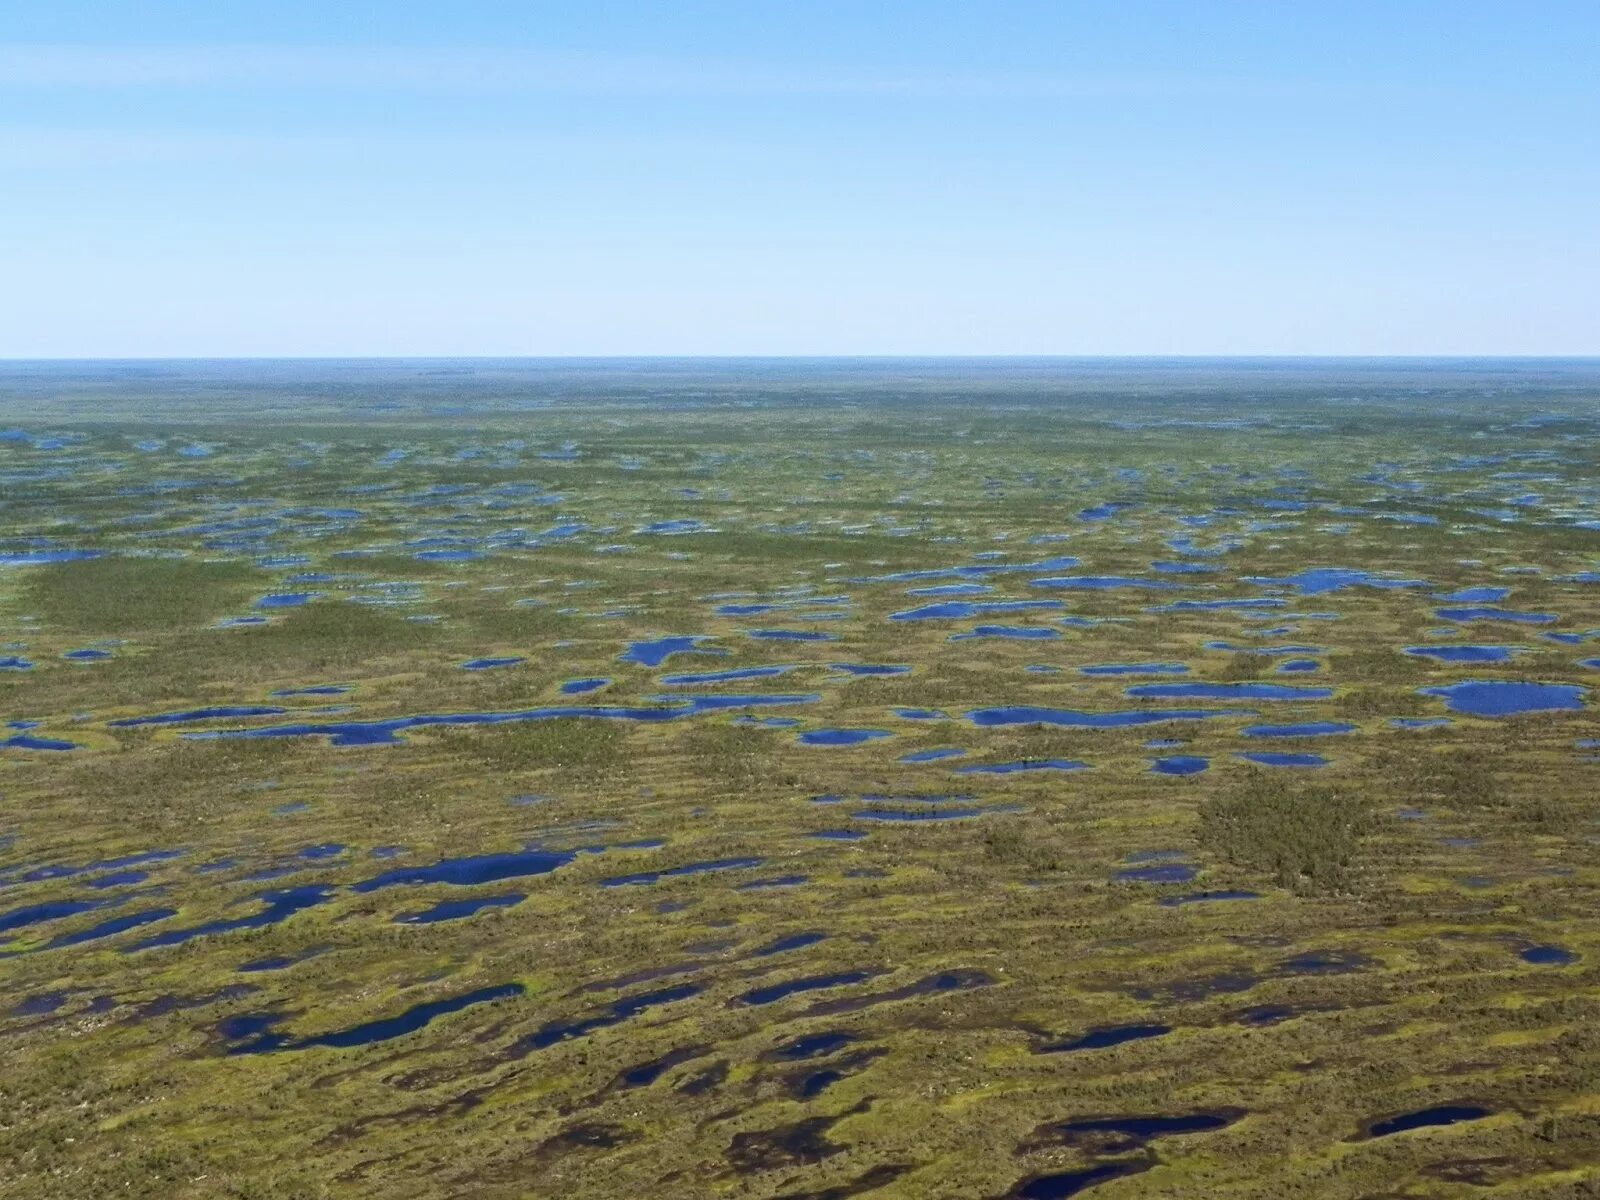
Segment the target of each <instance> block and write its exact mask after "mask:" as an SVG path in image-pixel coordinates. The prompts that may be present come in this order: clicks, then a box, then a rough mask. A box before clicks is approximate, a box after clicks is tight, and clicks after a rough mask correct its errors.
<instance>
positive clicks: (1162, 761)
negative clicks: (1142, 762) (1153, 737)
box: [1150, 754, 1211, 775]
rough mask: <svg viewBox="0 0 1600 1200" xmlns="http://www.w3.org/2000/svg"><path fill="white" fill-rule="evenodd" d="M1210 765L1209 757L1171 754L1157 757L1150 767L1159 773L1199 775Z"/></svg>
mask: <svg viewBox="0 0 1600 1200" xmlns="http://www.w3.org/2000/svg"><path fill="white" fill-rule="evenodd" d="M1210 766H1211V763H1210V762H1209V761H1208V760H1207V759H1204V758H1201V757H1200V756H1199V755H1197V754H1169V755H1167V756H1166V757H1165V758H1158V759H1156V760H1155V761H1154V762H1153V763H1151V764H1150V769H1151V770H1152V771H1154V772H1155V773H1156V774H1157V775H1198V774H1200V772H1201V771H1204V770H1206V769H1207V768H1209V767H1210Z"/></svg>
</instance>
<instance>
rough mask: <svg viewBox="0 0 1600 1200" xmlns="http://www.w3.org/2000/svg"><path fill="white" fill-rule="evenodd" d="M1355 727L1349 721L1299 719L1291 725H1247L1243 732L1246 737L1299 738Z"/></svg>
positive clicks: (1341, 731)
mask: <svg viewBox="0 0 1600 1200" xmlns="http://www.w3.org/2000/svg"><path fill="white" fill-rule="evenodd" d="M1353 729H1355V726H1354V725H1351V724H1350V723H1349V722H1347V721H1299V722H1296V723H1294V724H1289V725H1247V726H1245V728H1244V729H1243V731H1242V732H1243V733H1244V736H1245V737H1257V738H1298V737H1331V736H1333V735H1335V734H1341V733H1349V732H1350V731H1351V730H1353Z"/></svg>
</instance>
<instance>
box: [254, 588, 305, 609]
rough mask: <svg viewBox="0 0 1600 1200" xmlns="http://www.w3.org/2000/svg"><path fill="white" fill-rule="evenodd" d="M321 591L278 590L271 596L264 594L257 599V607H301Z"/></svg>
mask: <svg viewBox="0 0 1600 1200" xmlns="http://www.w3.org/2000/svg"><path fill="white" fill-rule="evenodd" d="M321 594H322V593H321V592H277V593H274V594H273V595H271V596H262V597H261V598H260V599H259V600H257V601H256V603H255V606H256V607H257V608H299V607H300V606H301V605H302V604H309V603H311V601H313V600H315V599H316V598H317V597H318V596H320V595H321Z"/></svg>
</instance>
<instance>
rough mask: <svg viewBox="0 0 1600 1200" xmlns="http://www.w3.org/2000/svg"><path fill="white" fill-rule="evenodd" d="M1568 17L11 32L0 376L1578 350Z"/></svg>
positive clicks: (1588, 232)
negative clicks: (190, 363) (319, 361)
mask: <svg viewBox="0 0 1600 1200" xmlns="http://www.w3.org/2000/svg"><path fill="white" fill-rule="evenodd" d="M1597 50H1600V4H1597V3H1595V0H1577V2H1575V3H1561V2H1550V0H1546V2H1541V0H1529V2H1527V3H1510V2H1508V0H1498V2H1496V3H1476V2H1473V0H1451V2H1448V3H1424V2H1410V0H1387V2H1385V3H1363V2H1360V0H1352V2H1347V0H1339V2H1337V3H1286V2H1282V0H1262V2H1260V3H1222V2H1216V3H1209V2H1206V0H1174V2H1171V3H1145V2H1140V0H1107V2H1105V3H1072V2H1070V0H1037V2H1032V0H906V2H901V0H834V2H831V3H829V2H821V0H725V2H720V3H719V2H709V0H633V2H631V3H630V2H623V0H566V2H563V3H541V2H539V0H503V2H499V3H494V2H488V0H452V2H446V0H270V2H269V0H250V2H246V3H240V2H237V0H209V2H201V0H186V2H182V3H179V2H175V0H141V2H139V3H131V2H113V0H104V2H101V3H88V2H82V0H3V3H0V356H7V357H32V356H144V355H155V356H162V355H175V356H188V355H195V356H199V355H279V354H282V355H345V354H352V355H354V354H768V353H770V354H939V353H945V354H1009V353H1019V354H1029V353H1038V354H1052V353H1058V354H1141V353H1150V354H1166V353H1176V354H1207V353H1222V354H1226V353H1263V354H1295V353H1376V354H1390V353H1395V354H1433V353H1442V354H1449V353H1465V354H1546V353H1548V354H1600V71H1597V69H1596V62H1597Z"/></svg>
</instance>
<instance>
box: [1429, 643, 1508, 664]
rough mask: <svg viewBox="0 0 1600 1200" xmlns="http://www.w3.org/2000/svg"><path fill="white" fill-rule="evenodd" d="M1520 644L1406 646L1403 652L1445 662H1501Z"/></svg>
mask: <svg viewBox="0 0 1600 1200" xmlns="http://www.w3.org/2000/svg"><path fill="white" fill-rule="evenodd" d="M1522 650H1523V647H1521V646H1466V645H1462V646H1407V647H1406V650H1405V652H1406V653H1407V654H1410V655H1414V656H1416V657H1417V658H1432V659H1436V660H1437V661H1439V662H1447V663H1501V662H1505V661H1506V660H1507V659H1509V658H1510V657H1511V656H1512V655H1513V654H1520V653H1522Z"/></svg>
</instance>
